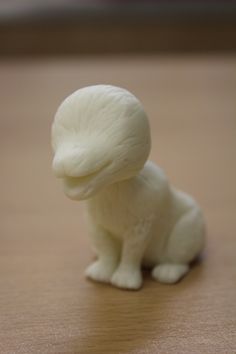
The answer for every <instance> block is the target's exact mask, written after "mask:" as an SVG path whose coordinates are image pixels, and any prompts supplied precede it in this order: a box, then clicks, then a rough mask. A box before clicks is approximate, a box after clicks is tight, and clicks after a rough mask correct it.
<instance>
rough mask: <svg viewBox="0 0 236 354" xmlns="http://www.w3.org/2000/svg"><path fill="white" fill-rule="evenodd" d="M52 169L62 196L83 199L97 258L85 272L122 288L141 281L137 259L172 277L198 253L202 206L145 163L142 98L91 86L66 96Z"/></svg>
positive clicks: (163, 277)
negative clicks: (58, 181)
mask: <svg viewBox="0 0 236 354" xmlns="http://www.w3.org/2000/svg"><path fill="white" fill-rule="evenodd" d="M52 145H53V149H54V153H55V155H54V159H53V170H54V173H55V175H56V176H57V177H59V178H61V179H62V181H63V186H64V192H65V194H66V195H67V196H68V197H69V198H71V199H74V200H86V203H87V223H88V228H89V234H90V236H91V240H92V243H93V246H94V249H95V252H96V254H97V260H96V261H95V262H94V263H92V264H91V265H90V266H89V267H88V268H87V270H86V276H87V277H88V278H90V279H93V280H95V281H99V282H106V283H111V284H113V285H114V286H117V287H119V288H124V289H139V288H140V287H141V286H142V273H141V267H142V265H145V266H148V267H150V268H151V269H152V277H153V278H154V279H156V280H157V281H159V282H162V283H176V282H177V281H178V280H180V279H181V278H182V277H183V276H184V275H185V274H186V273H187V272H188V271H189V264H190V262H191V261H193V260H194V259H195V258H196V257H197V256H198V254H199V253H200V252H201V250H202V248H203V246H204V239H205V224H204V218H203V215H202V212H201V209H200V208H199V206H198V205H197V204H196V202H195V201H194V200H193V199H192V198H191V197H190V196H189V195H187V194H185V193H183V192H181V191H179V190H177V189H175V188H174V187H173V186H171V185H170V184H169V182H168V179H167V177H166V176H165V174H164V172H163V171H162V169H161V168H160V167H158V166H156V165H155V164H154V163H152V162H151V161H147V159H148V155H149V152H150V146H151V139H150V128H149V123H148V119H147V116H146V114H145V112H144V109H143V107H142V105H141V103H140V102H139V100H138V99H137V98H136V97H135V96H134V95H132V94H131V93H130V92H128V91H127V90H125V89H122V88H118V87H114V86H110V85H96V86H89V87H85V88H82V89H80V90H78V91H76V92H74V93H73V94H72V95H70V96H69V97H67V98H66V99H65V100H64V101H63V102H62V104H61V105H60V107H59V108H58V111H57V113H56V116H55V120H54V123H53V126H52Z"/></svg>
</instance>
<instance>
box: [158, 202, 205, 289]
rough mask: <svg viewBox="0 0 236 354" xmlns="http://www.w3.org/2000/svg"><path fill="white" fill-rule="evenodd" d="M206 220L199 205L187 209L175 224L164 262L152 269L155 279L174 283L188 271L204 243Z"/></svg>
mask: <svg viewBox="0 0 236 354" xmlns="http://www.w3.org/2000/svg"><path fill="white" fill-rule="evenodd" d="M204 229H205V227H204V220H203V216H202V214H201V211H200V209H199V208H198V207H194V208H191V209H190V210H189V211H187V212H186V213H185V214H184V215H183V216H182V217H181V218H180V219H179V220H178V222H177V223H176V225H175V226H174V228H173V230H172V232H171V234H170V237H169V240H168V243H167V246H166V254H165V256H164V259H163V262H162V263H161V264H158V265H157V266H156V267H155V268H154V269H153V270H152V276H153V278H154V279H156V280H158V281H159V282H161V283H167V284H172V283H176V282H177V281H179V280H180V279H181V278H182V277H183V276H184V275H185V274H186V273H187V272H188V271H189V263H190V262H191V261H192V260H194V259H195V258H196V257H197V256H198V254H199V253H200V251H201V250H202V248H203V245H204V234H205V230H204Z"/></svg>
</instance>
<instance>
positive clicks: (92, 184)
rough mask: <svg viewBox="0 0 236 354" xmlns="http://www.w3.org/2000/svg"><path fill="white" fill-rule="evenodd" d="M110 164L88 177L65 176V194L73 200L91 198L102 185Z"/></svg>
mask: <svg viewBox="0 0 236 354" xmlns="http://www.w3.org/2000/svg"><path fill="white" fill-rule="evenodd" d="M109 165H110V162H109V163H107V164H105V165H104V166H103V167H101V168H100V169H98V170H97V171H95V172H93V173H90V174H87V175H86V176H80V177H79V176H78V177H77V176H75V177H74V176H73V177H72V176H65V177H64V178H63V184H64V192H65V194H66V195H67V196H68V197H69V198H70V199H73V200H83V199H87V198H89V197H90V195H91V194H93V192H94V190H97V187H98V185H100V184H101V182H102V180H103V179H104V176H105V174H106V170H107V168H108V166H109Z"/></svg>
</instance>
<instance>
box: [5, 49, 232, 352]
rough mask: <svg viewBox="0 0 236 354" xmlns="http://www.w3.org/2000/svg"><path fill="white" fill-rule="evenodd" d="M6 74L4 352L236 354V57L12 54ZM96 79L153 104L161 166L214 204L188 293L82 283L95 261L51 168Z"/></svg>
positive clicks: (75, 207)
mask: <svg viewBox="0 0 236 354" xmlns="http://www.w3.org/2000/svg"><path fill="white" fill-rule="evenodd" d="M0 77H1V98H0V100H1V102H0V107H1V118H0V139H1V150H0V158H1V204H0V207H1V209H0V210H1V234H0V353H1V354H13V353H17V354H18V353H22V354H37V353H39V354H47V353H54V354H59V353H64V354H70V353H79V354H87V353H89V354H90V353H99V354H100V353H101V354H105V353H109V354H118V353H132V354H141V353H142V354H154V353H163V354H166V353H168V354H172V353H174V354H176V353H186V354H189V353H196V354H199V353H208V354H211V353H212V354H213V353H214V354H216V353H220V354H222V353H224V354H226V353H227V354H232V353H236V333H235V332H236V234H235V231H236V214H235V212H236V187H235V183H236V164H235V162H236V157H235V153H236V104H235V103H236V102H235V101H236V93H235V92H236V57H232V56H231V57H223V56H221V57H220V56H219V57H214V56H212V57H203V56H201V57H165V56H160V57H155V56H152V57H117V58H108V57H104V58H101V57H100V58H82V59H76V58H74V59H43V60H34V61H30V60H25V61H14V60H12V61H9V60H8V61H7V60H5V61H3V60H2V61H1V63H0ZM96 83H112V84H115V85H120V86H123V87H126V88H128V89H130V90H131V91H132V92H134V93H135V94H136V95H137V96H138V97H139V98H140V99H141V100H142V102H143V103H144V105H145V107H146V110H147V112H148V114H149V117H150V121H151V126H152V139H153V148H152V153H151V159H152V160H154V161H155V162H156V163H158V164H160V165H161V166H162V167H163V168H164V169H165V171H166V173H167V175H168V176H169V178H170V180H171V181H172V182H173V183H174V184H175V185H176V186H178V187H179V188H182V189H184V190H185V191H187V192H189V193H191V194H192V195H193V196H194V197H195V198H196V199H197V200H198V201H199V203H200V204H201V205H202V207H203V208H204V210H205V215H206V219H207V223H208V245H207V248H206V251H205V253H204V254H203V257H202V262H201V263H198V264H196V265H195V267H194V268H193V269H192V271H191V273H190V274H189V275H188V276H187V277H186V278H185V279H184V280H183V281H182V282H180V283H179V284H177V285H173V286H168V285H162V284H158V283H156V282H154V281H153V280H152V279H151V278H150V276H149V274H147V275H145V282H144V287H143V289H141V290H140V291H138V292H128V291H121V290H118V289H115V288H112V287H111V286H108V285H100V284H96V283H92V282H90V281H88V280H86V279H85V278H84V275H83V273H84V269H85V268H86V266H87V265H88V264H89V263H90V262H91V260H92V258H93V254H92V251H91V249H90V246H89V242H88V239H87V230H86V227H85V226H84V223H83V217H82V205H81V204H79V203H76V202H72V201H70V200H68V199H66V197H65V196H64V195H63V193H62V191H61V186H60V183H59V182H58V181H56V179H55V178H54V176H53V175H52V172H51V166H50V165H51V150H50V125H51V122H52V119H53V115H54V113H55V110H56V108H57V106H58V104H59V103H60V101H61V100H62V99H63V98H64V97H65V96H66V95H68V94H69V93H71V92H72V91H73V90H75V89H77V88H79V87H82V86H85V85H90V84H96Z"/></svg>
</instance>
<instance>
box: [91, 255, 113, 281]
mask: <svg viewBox="0 0 236 354" xmlns="http://www.w3.org/2000/svg"><path fill="white" fill-rule="evenodd" d="M114 270H115V269H114V265H113V264H109V263H105V262H102V261H99V260H98V261H96V262H94V263H92V264H91V265H90V266H89V267H88V268H87V269H86V271H85V275H86V277H87V278H90V279H92V280H96V281H99V282H103V283H110V280H111V277H112V274H113V273H114Z"/></svg>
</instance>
